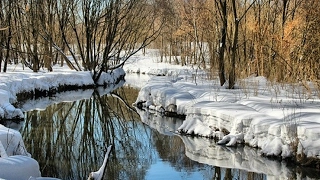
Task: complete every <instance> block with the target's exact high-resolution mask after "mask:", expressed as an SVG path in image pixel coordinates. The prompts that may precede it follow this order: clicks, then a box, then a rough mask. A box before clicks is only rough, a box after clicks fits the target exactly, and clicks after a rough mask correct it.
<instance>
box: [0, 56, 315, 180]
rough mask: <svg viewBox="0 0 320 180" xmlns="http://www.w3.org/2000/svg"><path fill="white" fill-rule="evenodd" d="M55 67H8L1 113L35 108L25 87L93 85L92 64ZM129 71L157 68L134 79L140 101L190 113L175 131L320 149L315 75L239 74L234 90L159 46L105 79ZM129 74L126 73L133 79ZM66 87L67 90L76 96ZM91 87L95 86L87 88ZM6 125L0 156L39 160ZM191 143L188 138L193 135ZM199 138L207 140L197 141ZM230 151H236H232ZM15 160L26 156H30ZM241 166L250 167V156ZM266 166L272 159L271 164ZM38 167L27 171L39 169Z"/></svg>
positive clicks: (286, 153) (275, 149) (283, 152)
mask: <svg viewBox="0 0 320 180" xmlns="http://www.w3.org/2000/svg"><path fill="white" fill-rule="evenodd" d="M9 68H10V67H9ZM54 70H55V72H38V73H33V72H30V71H28V70H22V69H21V67H20V68H19V67H11V69H9V72H7V73H1V74H0V118H17V117H18V118H23V117H24V115H23V110H26V109H28V108H31V107H23V110H21V109H17V108H15V107H14V106H13V104H14V103H17V96H16V95H17V94H18V93H22V92H28V91H32V92H34V91H35V90H42V91H48V90H50V89H55V88H57V87H58V86H59V85H78V86H84V85H93V81H92V78H91V76H92V75H91V73H90V72H75V71H72V70H66V69H65V68H56V67H55V68H54ZM124 73H130V76H139V75H137V74H135V75H132V74H131V73H140V74H147V75H150V76H151V78H150V79H141V80H140V81H138V82H135V85H136V86H137V87H140V88H141V91H140V92H139V95H138V97H137V100H136V102H135V103H134V104H135V105H141V106H143V107H145V108H148V109H149V110H153V111H158V112H163V111H167V112H175V113H177V114H181V115H186V119H185V121H184V122H183V123H182V124H181V125H180V126H179V127H172V128H174V131H176V132H179V133H187V134H196V135H199V136H203V137H217V138H218V139H220V141H219V143H218V144H226V145H227V146H226V148H227V147H229V146H235V145H237V144H238V143H243V142H245V143H246V144H248V145H249V146H252V147H257V148H259V149H260V153H261V154H264V155H267V156H280V157H283V158H286V157H290V156H293V155H295V154H304V155H306V156H307V157H313V158H318V157H320V150H319V149H320V140H319V139H320V133H319V127H320V118H319V117H320V100H319V97H318V96H317V94H316V92H317V90H316V89H314V87H313V84H312V83H311V82H308V85H309V86H310V89H311V90H310V91H307V90H305V89H304V88H303V87H302V86H301V85H300V84H294V85H289V84H278V83H275V82H269V81H268V80H267V79H266V78H265V77H248V78H246V79H242V80H239V81H238V82H237V84H236V88H235V89H233V90H230V89H226V87H227V84H225V85H224V86H222V87H221V86H220V85H219V81H218V79H217V78H216V79H208V78H207V77H208V75H207V74H206V72H205V71H202V70H201V69H199V68H198V67H196V66H193V67H188V66H180V65H170V64H167V63H160V62H159V57H158V54H157V51H154V50H149V51H147V54H146V55H143V54H137V55H134V56H132V57H131V58H130V59H129V60H128V62H127V63H126V64H125V65H124V67H123V69H118V70H115V71H113V72H111V73H107V74H102V76H101V77H102V78H101V79H100V80H99V81H98V82H99V84H101V85H104V84H106V83H110V82H114V81H115V80H116V79H117V77H119V76H123V75H124ZM154 75H156V76H154ZM130 76H128V75H127V77H128V80H130ZM113 88H116V87H113ZM84 92H86V91H84ZM67 93H68V92H66V95H65V97H69V96H68V94H67ZM80 93H82V91H81V92H80ZM72 94H73V93H72ZM89 94H90V92H88V96H89ZM91 94H92V93H91ZM76 98H77V95H74V96H71V97H70V98H69V99H63V97H61V98H60V99H59V98H57V99H56V100H57V101H63V100H70V101H72V100H74V99H76ZM41 100H43V99H41ZM48 104H49V102H48ZM29 105H30V104H29ZM30 106H32V104H31V105H30ZM44 107H45V106H44ZM44 107H38V108H44ZM145 115H146V114H144V115H143V116H145ZM156 124H157V122H156V121H155V122H153V124H150V126H152V125H153V126H156ZM0 128H1V131H0V138H1V137H2V138H4V136H7V135H8V134H10V137H12V138H13V140H14V141H12V143H13V144H11V143H7V140H8V139H1V142H2V145H3V147H4V149H6V148H7V147H8V149H6V152H5V153H4V152H3V148H0V149H2V150H1V154H3V155H4V156H5V157H1V158H0V161H1V162H4V161H5V162H7V161H6V160H7V158H14V157H17V158H18V159H19V158H21V157H22V156H21V155H20V154H22V155H24V156H23V157H24V158H26V161H28V162H30V163H32V162H34V161H33V159H32V158H30V157H29V155H28V154H27V152H26V151H24V150H25V149H24V145H23V142H22V141H21V135H19V134H18V133H16V132H15V131H13V130H11V129H5V127H0ZM162 128H163V127H162ZM182 137H184V136H182ZM203 139H205V138H203ZM185 144H186V146H188V145H187V142H185ZM198 145H200V144H199V143H197V146H198ZM219 147H220V148H222V147H224V146H219ZM195 148H196V149H197V147H195ZM202 151H203V150H202ZM207 151H208V152H207V153H208V154H207V155H208V156H209V155H210V153H219V152H220V151H219V150H217V151H215V150H214V149H207ZM209 151H210V152H209ZM295 151H296V152H295ZM195 153H196V152H195V151H194V150H192V148H189V151H188V152H187V153H186V154H187V155H188V156H190V157H192V156H194V154H195ZM18 154H19V155H18ZM192 154H193V155H192ZM6 156H8V157H6ZM216 156H218V155H215V157H216ZM250 156H251V155H250ZM223 157H224V156H222V158H223ZM248 157H249V156H248ZM231 158H237V157H236V155H233V156H232V157H231ZM22 159H23V158H22ZM10 160H11V159H10ZM219 161H221V162H220V163H219V165H223V163H226V166H227V163H229V162H230V161H225V162H224V160H223V159H221V160H219ZM8 162H9V161H8ZM14 162H17V163H21V162H23V160H21V159H19V160H18V161H14ZM235 162H238V161H235ZM246 163H247V165H248V166H249V165H250V168H251V169H252V168H254V167H251V164H252V163H264V162H256V161H249V160H248V162H246ZM0 166H1V163H0ZM234 166H235V167H236V168H239V167H243V168H246V166H245V165H244V164H242V165H241V166H239V165H234ZM265 166H266V167H268V165H265ZM30 167H31V166H30ZM32 167H33V168H34V169H33V170H35V169H36V170H35V171H36V173H34V174H33V175H30V176H33V177H35V179H38V178H40V175H39V174H37V173H38V170H39V168H38V167H37V166H36V163H35V164H34V166H32ZM228 167H230V165H229V166H228ZM271 169H272V170H273V169H276V168H271ZM33 170H30V171H29V170H26V171H23V172H26V173H27V172H33ZM1 172H2V171H1ZM8 172H11V173H7V174H9V175H14V172H16V171H14V172H12V171H8ZM23 172H22V173H23ZM30 176H29V177H30ZM0 177H2V175H0ZM22 179H24V178H22Z"/></svg>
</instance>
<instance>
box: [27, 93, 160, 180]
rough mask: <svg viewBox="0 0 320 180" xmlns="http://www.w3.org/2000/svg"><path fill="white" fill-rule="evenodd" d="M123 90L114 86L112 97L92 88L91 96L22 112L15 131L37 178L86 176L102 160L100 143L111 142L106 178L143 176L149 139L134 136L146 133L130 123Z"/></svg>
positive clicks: (149, 159)
mask: <svg viewBox="0 0 320 180" xmlns="http://www.w3.org/2000/svg"><path fill="white" fill-rule="evenodd" d="M126 90H128V89H125V90H124V89H123V88H122V89H119V90H117V91H116V94H117V96H115V95H106V96H100V94H99V92H98V91H94V92H93V93H92V96H91V98H87V99H83V100H78V101H74V102H62V103H58V104H52V105H50V106H48V107H47V108H46V109H45V110H42V111H40V110H33V111H29V112H27V113H26V122H25V125H24V126H23V127H22V130H21V133H22V136H23V138H24V140H25V144H26V146H27V149H28V151H29V152H30V153H31V154H32V155H33V158H35V159H36V160H38V162H39V164H40V167H41V172H42V176H53V177H58V178H61V179H86V177H88V174H89V172H91V171H92V170H97V169H98V168H99V166H100V165H101V164H102V162H103V157H104V153H105V145H108V144H113V147H114V149H113V151H114V153H112V156H111V158H110V159H109V164H112V166H108V169H107V173H108V177H109V179H143V177H144V174H145V172H146V169H148V167H149V166H150V164H151V163H152V161H153V160H154V155H153V154H151V153H150V151H149V150H148V149H150V147H149V146H150V143H149V142H148V141H150V140H149V138H146V136H141V135H140V134H141V132H145V133H146V134H148V133H149V136H151V134H150V130H149V132H148V130H147V129H146V128H145V126H141V125H138V124H137V123H136V121H135V120H136V119H139V118H138V116H137V114H136V113H135V112H134V111H132V110H130V109H128V108H127V107H126V106H125V105H124V103H123V101H122V100H121V98H119V96H121V95H122V94H126V92H125V91H126ZM129 90H130V89H129ZM131 91H132V89H131ZM137 93H138V92H137V90H134V92H131V93H128V94H137ZM128 98H129V97H128ZM141 164H143V166H141Z"/></svg>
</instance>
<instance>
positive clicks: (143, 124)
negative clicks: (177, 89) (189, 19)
mask: <svg viewBox="0 0 320 180" xmlns="http://www.w3.org/2000/svg"><path fill="white" fill-rule="evenodd" d="M138 92H139V90H138V89H135V88H132V87H130V86H125V87H121V88H118V89H117V90H115V91H112V93H110V91H108V93H106V92H105V91H103V90H102V89H99V90H96V91H93V90H92V91H91V92H87V91H86V92H85V93H84V95H85V96H84V99H81V97H80V95H77V94H76V93H79V92H74V94H73V93H70V92H69V93H68V94H69V95H73V97H76V98H79V99H81V100H79V99H75V98H73V99H74V100H72V99H71V98H69V99H68V98H62V97H63V96H60V95H57V97H60V99H64V100H68V102H60V103H56V102H57V101H56V99H54V98H51V99H48V100H46V101H45V102H46V103H45V105H43V106H41V105H39V104H37V103H35V102H28V103H29V104H33V105H35V107H37V110H31V109H30V110H29V111H28V112H27V113H26V120H25V122H24V124H22V126H21V130H20V131H21V134H22V137H23V138H24V141H25V145H26V148H27V150H28V151H29V153H31V154H32V157H33V158H34V159H36V160H37V161H38V162H39V164H40V168H41V172H42V176H51V177H58V178H61V179H87V177H88V175H89V173H90V172H91V171H96V170H97V169H98V168H99V167H100V165H101V164H102V162H103V158H104V153H105V151H106V145H109V144H112V145H113V149H112V152H111V154H110V159H109V162H108V165H107V170H106V174H107V176H106V177H104V179H137V180H140V179H152V180H154V179H267V178H268V179H278V178H279V177H281V178H284V179H298V178H297V177H312V176H311V175H310V174H314V173H315V172H314V171H313V173H312V172H310V171H305V170H299V171H296V169H293V168H289V167H288V166H287V165H285V164H283V163H281V162H278V161H271V160H268V159H264V158H261V157H260V156H259V154H258V152H257V151H256V150H253V149H250V148H247V147H238V148H231V149H230V148H225V147H223V146H216V145H215V142H213V141H211V140H208V139H203V138H192V137H188V136H179V135H178V134H176V133H175V130H176V129H178V127H179V126H180V125H181V124H182V121H181V120H179V119H175V118H168V117H163V116H161V115H159V114H156V113H150V112H148V111H138V113H137V112H136V110H135V109H132V108H130V105H131V104H132V103H133V102H134V101H135V100H136V97H137V94H138ZM101 94H105V95H103V96H101ZM50 100H52V101H51V102H50ZM38 103H42V104H43V102H41V101H38ZM22 107H25V109H26V108H27V106H26V105H24V106H23V105H22ZM30 107H31V106H30Z"/></svg>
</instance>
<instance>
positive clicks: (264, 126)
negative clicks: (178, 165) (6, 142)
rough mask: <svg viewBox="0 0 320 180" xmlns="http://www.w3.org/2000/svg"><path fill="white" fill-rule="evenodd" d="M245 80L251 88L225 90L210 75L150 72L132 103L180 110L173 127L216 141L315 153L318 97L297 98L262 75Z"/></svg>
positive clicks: (271, 152)
mask: <svg viewBox="0 0 320 180" xmlns="http://www.w3.org/2000/svg"><path fill="white" fill-rule="evenodd" d="M245 83H247V84H246V85H252V89H250V88H248V89H241V88H240V87H239V86H237V88H236V89H233V90H229V89H225V88H224V87H220V86H214V85H213V84H212V82H211V81H206V80H202V79H200V80H197V82H194V81H190V77H189V76H179V75H178V76H175V77H172V76H170V77H165V76H162V77H154V78H152V79H150V80H149V81H148V83H147V84H146V85H145V86H144V87H142V89H141V90H140V92H139V95H138V98H137V100H136V102H135V104H139V103H140V105H141V106H140V107H145V108H148V109H153V110H156V111H160V110H164V111H169V110H170V111H175V112H176V113H177V114H182V115H186V120H185V121H184V122H183V124H182V125H181V126H180V127H179V128H178V129H177V131H178V132H183V133H186V134H193V135H199V136H204V137H215V138H219V139H221V141H220V142H219V144H226V145H227V146H234V145H236V144H237V143H243V142H244V143H246V144H248V145H250V146H252V147H258V148H260V149H261V153H262V154H264V155H267V156H281V157H283V158H287V157H290V156H293V155H297V154H305V155H306V156H307V157H316V158H317V157H320V151H319V150H318V149H319V148H320V140H319V139H320V133H319V132H318V129H319V127H320V119H319V117H320V100H319V99H316V98H313V99H310V97H309V99H301V98H302V96H301V94H299V93H298V94H295V91H291V90H290V89H289V90H287V89H280V88H279V89H280V90H279V91H277V92H275V91H274V89H272V88H270V87H268V82H267V80H266V79H265V78H263V77H256V78H254V77H250V78H248V79H247V80H245ZM273 88H275V89H276V87H273ZM289 93H291V94H290V96H288V94H289ZM275 94H276V96H274V95H275ZM299 97H300V98H299ZM168 107H171V108H170V109H169V108H168ZM172 107H174V108H172ZM222 135H224V137H223V136H222Z"/></svg>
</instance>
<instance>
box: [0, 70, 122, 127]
mask: <svg viewBox="0 0 320 180" xmlns="http://www.w3.org/2000/svg"><path fill="white" fill-rule="evenodd" d="M118 71H119V72H118V73H114V72H108V73H105V74H104V76H102V78H100V80H99V82H100V83H99V84H95V83H94V82H93V80H92V82H89V83H82V84H81V83H80V85H79V84H77V83H74V84H59V85H58V86H54V85H52V86H49V87H48V88H47V89H41V88H33V89H31V90H22V91H19V92H9V91H8V90H6V89H3V88H1V87H0V91H2V92H5V91H7V97H6V98H7V99H2V101H0V122H1V121H2V122H3V121H7V120H10V121H22V120H24V114H23V112H22V111H21V110H20V109H18V108H16V107H17V106H18V104H19V103H22V102H23V101H25V100H27V99H37V98H42V97H50V96H54V95H55V94H57V93H61V92H67V91H74V90H88V89H95V88H98V87H104V88H106V87H108V86H110V85H112V84H118V83H119V82H120V81H122V80H125V75H126V73H125V72H124V71H123V69H121V70H118ZM48 74H50V73H48ZM87 74H88V76H90V73H87ZM61 75H62V74H59V76H61ZM63 76H65V78H70V77H69V74H65V75H63ZM110 77H112V78H110ZM45 78H46V77H45V76H44V79H45ZM86 78H89V77H86ZM90 78H92V77H91V76H90ZM103 78H105V79H103ZM39 80H40V81H41V79H39ZM45 80H47V79H45ZM79 80H80V81H83V76H79ZM16 81H21V79H16ZM75 82H76V81H75ZM11 83H12V81H11ZM6 85H7V86H8V84H6ZM9 94H10V95H9ZM10 96H11V97H10ZM12 96H13V97H15V98H12ZM8 106H11V107H10V108H11V109H6V107H8ZM12 107H13V108H15V109H14V111H15V112H18V113H16V114H17V115H16V116H11V117H10V116H9V117H8V116H7V114H8V111H12ZM1 110H2V111H3V112H4V113H2V114H1Z"/></svg>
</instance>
